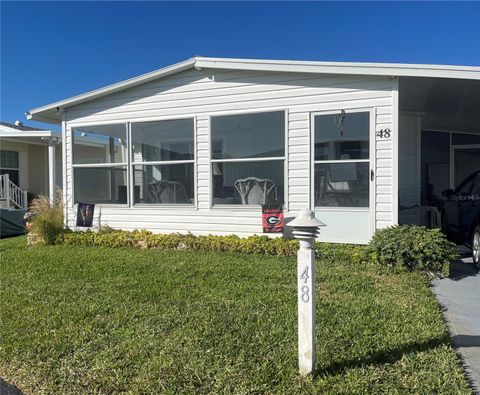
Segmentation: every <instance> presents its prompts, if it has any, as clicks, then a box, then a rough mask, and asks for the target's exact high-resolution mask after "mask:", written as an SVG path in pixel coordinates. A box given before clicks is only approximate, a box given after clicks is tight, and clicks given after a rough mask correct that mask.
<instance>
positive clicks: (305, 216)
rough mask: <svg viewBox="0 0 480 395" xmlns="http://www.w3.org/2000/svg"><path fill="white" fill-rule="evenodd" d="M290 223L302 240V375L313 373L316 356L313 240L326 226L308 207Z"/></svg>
mask: <svg viewBox="0 0 480 395" xmlns="http://www.w3.org/2000/svg"><path fill="white" fill-rule="evenodd" d="M288 226H290V227H292V228H293V236H294V237H295V238H296V239H298V240H299V241H300V249H299V250H298V253H297V292H298V297H297V303H298V368H299V372H300V374H301V375H302V376H307V375H310V374H313V371H314V369H315V359H316V349H315V348H316V338H315V250H314V248H313V242H314V240H315V238H316V237H317V236H318V234H319V233H320V231H319V227H321V226H326V225H325V224H324V223H323V222H321V221H319V220H318V219H316V218H315V214H314V213H313V211H312V210H308V209H304V210H302V211H300V212H299V214H298V216H297V217H296V218H295V219H294V220H293V221H291V222H290V223H289V224H288Z"/></svg>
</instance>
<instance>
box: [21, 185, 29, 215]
mask: <svg viewBox="0 0 480 395" xmlns="http://www.w3.org/2000/svg"><path fill="white" fill-rule="evenodd" d="M22 193H23V197H22V199H23V200H22V208H23V209H24V210H27V209H28V193H27V191H26V190H25V189H24V190H23V191H22Z"/></svg>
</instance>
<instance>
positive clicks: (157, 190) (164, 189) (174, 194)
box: [147, 180, 191, 203]
mask: <svg viewBox="0 0 480 395" xmlns="http://www.w3.org/2000/svg"><path fill="white" fill-rule="evenodd" d="M147 189H148V193H149V195H150V200H151V201H152V202H155V203H191V202H190V199H189V198H188V196H187V192H186V190H185V187H184V186H183V184H182V183H181V182H178V181H170V180H159V181H153V182H151V183H149V184H148V186H147Z"/></svg>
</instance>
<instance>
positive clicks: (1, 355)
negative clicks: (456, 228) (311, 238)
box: [0, 237, 470, 394]
mask: <svg viewBox="0 0 480 395" xmlns="http://www.w3.org/2000/svg"><path fill="white" fill-rule="evenodd" d="M25 242H26V241H25V238H23V237H20V238H15V239H7V240H2V241H0V254H1V265H0V276H1V277H0V280H1V287H0V376H2V377H4V378H5V379H6V380H7V381H9V382H11V383H14V384H16V385H17V386H19V387H20V388H21V389H23V390H24V391H26V392H27V393H34V394H40V393H49V394H60V393H61V394H68V393H74V394H93V393H98V394H100V393H102V394H110V393H122V392H123V393H134V394H135V393H156V394H157V393H167V394H170V393H171V394H183V393H238V394H244V393H266V394H267V393H268V394H270V393H280V394H296V393H299V394H304V393H331V394H354V393H362V394H363V393H365V394H384V393H395V394H396V393H398V394H400V393H402V394H404V393H415V394H418V393H421V394H431V393H437V394H439V393H444V394H454V393H470V390H469V389H468V386H467V383H466V380H465V378H464V375H463V373H462V370H461V368H460V367H459V363H458V360H457V358H456V356H455V353H454V351H453V349H452V347H451V345H450V343H449V339H448V336H447V334H446V329H445V325H444V323H443V321H442V319H441V314H440V310H439V307H438V306H437V303H436V301H435V299H434V297H433V296H432V294H431V292H430V290H429V288H428V280H427V279H426V277H425V276H424V275H422V274H419V273H408V272H404V271H397V272H396V273H394V272H393V271H392V269H389V268H381V267H378V266H374V265H359V264H356V265H354V264H352V263H349V262H322V261H321V262H319V265H318V278H317V282H318V284H317V298H318V300H317V339H318V350H317V352H318V370H317V374H316V376H315V378H314V379H313V380H311V379H301V378H299V377H298V375H297V354H296V353H297V350H296V341H297V340H296V294H295V293H296V287H295V281H296V280H295V278H296V277H295V276H296V269H295V260H294V259H292V258H274V257H263V256H255V255H230V254H219V253H189V252H184V251H177V252H159V251H154V250H139V249H133V248H116V249H109V248H99V247H77V246H51V247H35V248H27V247H26V246H25Z"/></svg>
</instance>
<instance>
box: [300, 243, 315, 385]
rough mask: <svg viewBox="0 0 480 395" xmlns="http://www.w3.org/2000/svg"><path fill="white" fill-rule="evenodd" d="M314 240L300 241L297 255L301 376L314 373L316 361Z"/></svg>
mask: <svg viewBox="0 0 480 395" xmlns="http://www.w3.org/2000/svg"><path fill="white" fill-rule="evenodd" d="M312 244H313V240H308V241H307V240H300V249H299V250H298V253H297V287H298V365H299V366H298V367H299V371H300V374H301V375H302V376H306V375H309V374H312V373H313V370H314V369H315V359H316V336H315V250H314V249H313V248H312Z"/></svg>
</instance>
